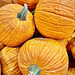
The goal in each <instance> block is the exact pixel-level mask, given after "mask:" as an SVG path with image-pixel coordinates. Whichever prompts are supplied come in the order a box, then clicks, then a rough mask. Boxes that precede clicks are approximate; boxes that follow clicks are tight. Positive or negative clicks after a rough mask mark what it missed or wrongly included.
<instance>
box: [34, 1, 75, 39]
mask: <svg viewBox="0 0 75 75" xmlns="http://www.w3.org/2000/svg"><path fill="white" fill-rule="evenodd" d="M34 19H35V25H36V27H37V29H38V30H39V32H40V33H41V34H42V35H43V36H45V37H49V38H54V39H65V38H68V37H70V36H71V35H72V33H73V31H74V30H75V0H40V1H39V3H38V4H37V6H36V9H35V14H34Z"/></svg>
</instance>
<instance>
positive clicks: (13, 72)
mask: <svg viewBox="0 0 75 75" xmlns="http://www.w3.org/2000/svg"><path fill="white" fill-rule="evenodd" d="M17 64H18V63H17ZM17 64H16V65H15V66H13V67H11V68H10V69H15V68H16V67H18V65H17ZM10 69H8V70H7V72H8V71H10ZM18 70H19V68H17V69H16V70H15V71H14V70H13V71H12V73H10V75H12V74H15V73H16V72H17V71H18ZM19 71H20V70H19Z"/></svg>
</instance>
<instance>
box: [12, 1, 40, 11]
mask: <svg viewBox="0 0 75 75" xmlns="http://www.w3.org/2000/svg"><path fill="white" fill-rule="evenodd" d="M12 1H13V3H19V4H21V5H24V4H25V3H26V4H27V5H28V8H29V10H34V9H35V7H36V5H37V3H38V2H39V0H12Z"/></svg>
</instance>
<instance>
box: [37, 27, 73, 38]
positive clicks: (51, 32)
mask: <svg viewBox="0 0 75 75" xmlns="http://www.w3.org/2000/svg"><path fill="white" fill-rule="evenodd" d="M37 29H38V27H37ZM42 29H43V28H42ZM42 29H41V30H42ZM38 30H39V29H38ZM41 30H39V32H40V33H41V34H42V35H43V36H45V37H47V38H50V37H51V38H53V39H57V38H58V39H65V38H68V37H69V36H71V35H72V34H67V35H68V36H66V37H64V36H65V35H66V34H64V35H63V36H62V38H61V37H58V36H56V35H53V33H55V32H53V31H50V33H48V31H46V30H45V31H44V32H46V33H44V32H42V31H41ZM43 30H44V29H43ZM56 34H57V33H56ZM59 35H60V34H59ZM52 36H53V37H52ZM55 37H56V38H55Z"/></svg>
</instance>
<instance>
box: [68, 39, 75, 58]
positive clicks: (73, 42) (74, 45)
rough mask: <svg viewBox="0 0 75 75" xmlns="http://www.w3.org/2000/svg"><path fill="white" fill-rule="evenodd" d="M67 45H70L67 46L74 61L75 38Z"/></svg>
mask: <svg viewBox="0 0 75 75" xmlns="http://www.w3.org/2000/svg"><path fill="white" fill-rule="evenodd" d="M69 43H70V45H69V46H70V49H71V52H72V56H73V58H74V59H75V38H73V39H72V40H71V41H70V42H69Z"/></svg>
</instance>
